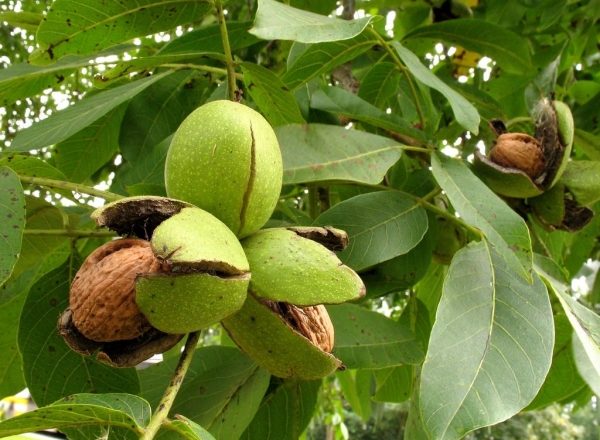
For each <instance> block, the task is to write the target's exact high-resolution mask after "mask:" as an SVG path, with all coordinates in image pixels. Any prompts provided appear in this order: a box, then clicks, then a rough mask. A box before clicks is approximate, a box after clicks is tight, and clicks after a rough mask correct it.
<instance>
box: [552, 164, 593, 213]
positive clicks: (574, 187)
mask: <svg viewBox="0 0 600 440" xmlns="http://www.w3.org/2000/svg"><path fill="white" fill-rule="evenodd" d="M561 183H564V184H565V186H566V187H567V188H568V189H569V191H571V193H573V195H574V196H575V199H576V200H577V202H579V204H581V205H586V206H590V205H593V204H594V203H596V202H597V201H598V200H600V161H597V162H596V161H589V160H573V161H570V162H569V163H568V164H567V168H566V169H565V172H564V174H563V175H562V177H561Z"/></svg>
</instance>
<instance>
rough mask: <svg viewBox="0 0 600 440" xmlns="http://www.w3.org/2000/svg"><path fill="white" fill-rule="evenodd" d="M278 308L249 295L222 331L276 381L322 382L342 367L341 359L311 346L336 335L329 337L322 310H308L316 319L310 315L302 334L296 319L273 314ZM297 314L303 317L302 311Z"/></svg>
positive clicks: (276, 313)
mask: <svg viewBox="0 0 600 440" xmlns="http://www.w3.org/2000/svg"><path fill="white" fill-rule="evenodd" d="M277 307H278V305H277V303H272V304H271V307H270V306H269V303H268V302H266V303H265V302H263V301H261V300H259V299H257V298H255V297H254V296H253V295H248V297H247V299H246V302H245V303H244V306H243V307H242V309H241V310H240V311H239V312H238V313H236V314H234V315H232V316H230V317H228V318H226V319H224V320H223V322H222V324H223V327H225V329H226V330H227V332H228V333H229V335H230V336H231V338H232V339H233V340H234V341H235V342H236V344H237V345H238V346H239V347H240V348H241V349H242V351H244V352H245V353H246V354H248V356H250V357H251V358H252V359H253V360H254V361H255V362H256V363H257V364H258V365H260V366H261V367H263V368H265V369H267V370H268V371H269V372H270V373H271V374H273V375H274V376H277V377H283V378H293V379H301V380H312V379H319V378H321V377H324V376H327V375H328V374H331V373H333V372H334V371H335V370H336V369H337V368H339V367H340V366H341V365H342V363H341V361H340V360H339V359H337V358H336V357H335V356H333V355H332V354H330V353H328V352H327V351H324V350H323V349H322V348H320V347H319V346H317V345H316V344H314V343H313V342H312V340H315V339H322V338H325V339H326V338H328V337H330V338H331V339H333V335H328V333H329V332H332V331H333V327H332V326H329V325H326V324H325V323H326V322H327V321H329V316H327V317H326V318H324V317H323V316H321V314H322V313H324V314H326V313H327V312H326V311H324V309H325V308H324V307H323V306H320V310H315V308H313V307H309V308H308V309H310V310H312V311H313V312H317V313H316V316H310V315H312V314H310V315H309V322H308V324H307V325H306V326H305V328H304V329H302V330H303V331H301V330H300V329H298V328H297V327H296V326H295V325H294V324H295V322H296V321H297V320H296V319H294V318H296V317H295V316H292V317H291V318H292V319H289V317H288V316H287V315H288V313H281V311H280V310H274V308H277ZM287 307H289V306H287ZM292 307H293V306H292ZM295 310H297V311H299V313H302V310H303V309H298V308H296V309H295ZM323 311H324V312H323ZM324 321H325V323H324ZM329 322H330V321H329ZM324 324H325V325H324Z"/></svg>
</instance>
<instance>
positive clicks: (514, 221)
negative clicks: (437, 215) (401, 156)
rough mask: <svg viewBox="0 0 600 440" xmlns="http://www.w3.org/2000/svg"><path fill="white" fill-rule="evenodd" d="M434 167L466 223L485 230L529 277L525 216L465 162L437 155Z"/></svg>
mask: <svg viewBox="0 0 600 440" xmlns="http://www.w3.org/2000/svg"><path fill="white" fill-rule="evenodd" d="M431 166H432V170H433V175H434V176H435V179H436V180H437V182H438V183H439V185H440V187H441V188H442V189H443V190H444V191H445V192H446V194H447V195H448V198H449V199H450V202H451V203H452V205H453V206H454V209H456V211H457V212H458V213H459V214H460V216H461V217H462V218H463V219H464V220H465V222H467V223H468V224H470V225H472V226H475V227H476V228H478V229H480V230H481V231H482V232H483V234H484V235H485V236H486V237H487V239H488V240H489V242H490V243H491V244H492V245H493V246H494V247H495V248H496V249H497V251H498V252H499V253H500V255H502V257H503V258H504V259H506V261H507V264H508V265H509V266H510V268H511V269H512V270H513V271H515V272H516V273H519V274H521V276H523V277H526V278H527V279H530V271H531V265H532V258H533V257H532V252H531V238H530V237H529V230H528V229H527V225H526V224H525V221H524V220H523V218H521V217H520V216H519V215H518V214H517V213H516V212H515V211H513V210H512V209H511V208H509V207H508V206H507V205H506V203H504V201H503V200H502V199H500V198H499V197H498V196H497V195H496V194H494V193H493V192H492V191H491V190H490V189H489V188H488V187H487V186H485V185H484V184H483V183H482V182H481V180H479V179H478V178H477V177H475V175H473V173H472V172H471V171H470V170H469V169H468V168H467V166H466V165H465V164H464V162H463V161H461V160H456V159H450V158H448V157H446V156H443V155H441V154H434V155H433V156H432V158H431Z"/></svg>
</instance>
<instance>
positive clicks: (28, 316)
mask: <svg viewBox="0 0 600 440" xmlns="http://www.w3.org/2000/svg"><path fill="white" fill-rule="evenodd" d="M71 273H72V268H71V267H70V265H69V264H64V265H63V266H62V267H60V268H58V269H55V270H54V271H52V272H49V273H48V274H46V275H44V276H43V277H42V278H41V279H40V280H39V281H38V282H37V283H36V284H35V285H34V286H33V287H32V288H31V291H30V292H29V295H28V296H27V300H26V302H25V305H24V307H23V314H22V316H21V321H20V325H19V349H20V351H21V355H22V357H23V368H24V374H25V380H26V382H27V387H28V388H29V391H30V392H31V395H32V396H33V399H34V400H35V402H36V404H37V405H38V406H42V405H48V404H50V403H51V402H53V401H55V400H57V399H59V398H61V397H64V396H66V395H69V394H75V393H81V392H94V393H102V392H117V391H123V392H129V393H132V394H134V393H135V394H137V393H138V391H139V382H138V378H137V373H136V371H135V369H133V368H123V369H116V368H112V367H109V366H107V365H104V364H101V363H99V362H97V361H96V360H94V358H92V357H84V356H81V355H79V354H77V353H75V352H74V351H72V350H71V349H70V348H69V347H68V346H67V345H66V344H65V342H64V341H63V339H62V337H61V336H60V335H59V334H58V331H57V328H56V323H57V321H58V317H59V315H60V314H61V313H62V312H63V311H64V309H66V308H67V306H68V297H69V284H70V279H69V277H70V274H71Z"/></svg>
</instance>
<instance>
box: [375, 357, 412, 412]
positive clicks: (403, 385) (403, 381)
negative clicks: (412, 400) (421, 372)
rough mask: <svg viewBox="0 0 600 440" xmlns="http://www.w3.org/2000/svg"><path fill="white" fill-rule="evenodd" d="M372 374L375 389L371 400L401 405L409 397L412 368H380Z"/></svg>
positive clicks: (406, 366) (404, 366) (405, 366)
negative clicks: (375, 384) (375, 385)
mask: <svg viewBox="0 0 600 440" xmlns="http://www.w3.org/2000/svg"><path fill="white" fill-rule="evenodd" d="M374 374H375V381H376V383H377V388H376V390H375V394H374V395H373V400H375V401H377V402H394V403H401V402H405V401H406V400H407V399H408V398H409V397H410V393H411V389H412V380H413V367H412V366H409V365H402V366H400V367H390V368H382V369H380V370H375V372H374Z"/></svg>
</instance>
